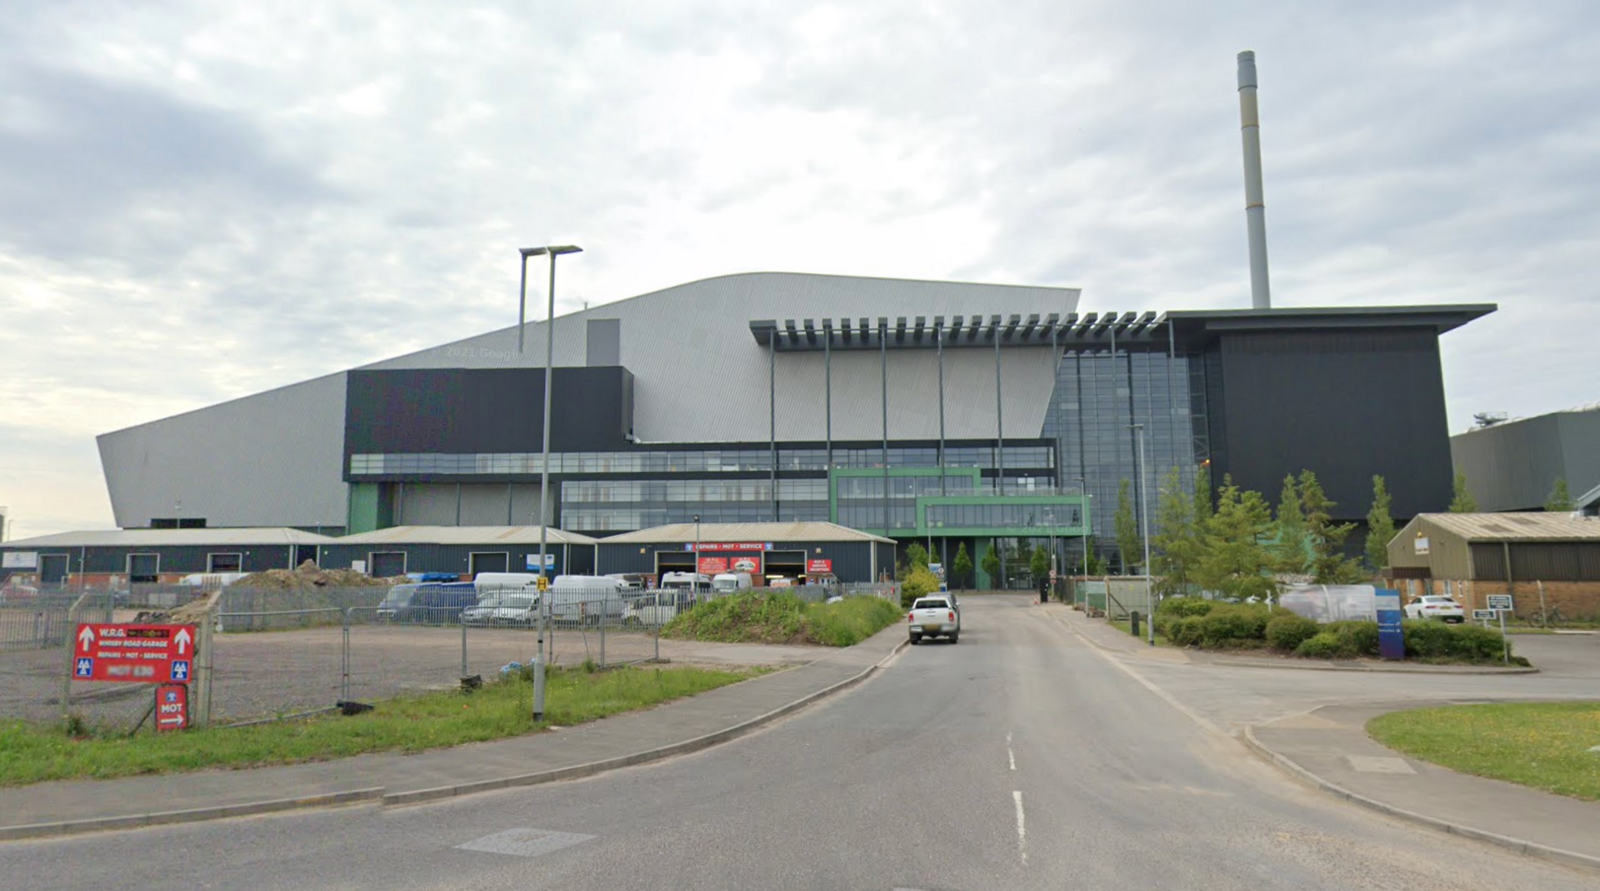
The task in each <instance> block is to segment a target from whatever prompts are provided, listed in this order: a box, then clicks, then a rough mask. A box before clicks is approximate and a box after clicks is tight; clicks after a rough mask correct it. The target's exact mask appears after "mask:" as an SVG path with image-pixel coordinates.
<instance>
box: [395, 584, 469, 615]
mask: <svg viewBox="0 0 1600 891" xmlns="http://www.w3.org/2000/svg"><path fill="white" fill-rule="evenodd" d="M395 587H400V588H403V587H406V586H405V585H396V586H395ZM477 605H478V590H477V588H476V587H475V586H474V585H473V583H472V582H445V583H442V584H437V585H433V584H429V585H417V586H416V590H415V591H413V592H411V594H410V596H409V597H407V598H406V603H405V605H404V606H400V607H397V608H396V609H395V610H394V621H396V622H410V623H416V624H427V625H453V624H455V623H456V622H457V621H459V620H460V618H461V611H462V610H464V609H466V608H467V607H469V606H477Z"/></svg>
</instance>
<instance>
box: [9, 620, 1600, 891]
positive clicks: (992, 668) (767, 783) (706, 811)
mask: <svg viewBox="0 0 1600 891" xmlns="http://www.w3.org/2000/svg"><path fill="white" fill-rule="evenodd" d="M964 607H965V609H966V616H965V627H964V630H963V634H962V637H961V643H960V644H959V645H958V646H950V645H948V644H931V645H924V646H919V647H915V648H911V649H908V650H906V651H904V652H903V653H902V654H901V655H900V656H899V657H898V658H897V659H896V660H895V661H894V662H893V663H891V665H890V666H889V668H888V669H887V670H886V671H884V672H883V673H882V674H880V675H879V676H878V677H876V678H874V679H873V680H871V681H869V682H868V683H866V684H864V685H862V686H861V687H859V688H857V689H855V690H854V691H852V692H849V693H847V694H844V695H842V696H840V697H837V698H835V699H832V700H830V701H828V702H827V703H826V704H823V705H820V706H818V707H816V708H813V709H809V710H807V711H804V712H801V713H800V714H798V715H796V716H795V717H793V718H791V719H789V720H787V721H784V722H782V723H780V724H777V725H774V726H773V727H772V728H770V729H768V730H765V731H763V732H761V733H758V734H756V735H753V736H750V737H747V738H745V739H742V740H739V741H736V742H733V743H730V744H727V745H724V746H720V747H717V748H714V749H710V750H708V751H705V752H702V753H700V754H697V755H692V756H688V757H684V758H681V759H677V760H674V761H670V762H665V763H662V764H658V765H654V766H648V767H641V768H634V769H629V770H625V771H619V772H616V773H612V774H607V775H602V776H599V777H595V778H592V779H589V780H584V781H578V782H572V783H562V784H555V785H550V786H541V787H533V788H528V789H519V790H508V791H505V792H497V793H490V794H485V795H479V796H474V797H471V798H467V799H463V800H458V801H452V802H447V803H441V804H435V805H426V806H419V807H413V808H403V809H396V810H390V811H380V810H378V809H376V808H351V809H342V810H330V811H322V812H310V813H302V814H293V815H283V816H274V817H258V818H249V819H240V820H230V821H222V822H217V823H209V824H195V825H188V826H175V827H166V828H153V829H146V830H137V831H132V832H125V833H116V834H105V835H100V836H88V837H78V838H70V839H63V840H57V841H44V842H26V843H12V844H6V845H3V846H0V863H3V864H4V868H3V870H0V888H8V889H9V888H17V889H22V888H27V889H42V888H163V887H186V888H218V889H273V888H284V889H297V891H298V889H304V888H352V889H353V888H382V889H388V891H404V889H424V888H428V889H432V888H473V889H519V891H522V889H534V888H539V889H543V888H549V889H564V891H566V889H571V891H582V889H622V888H648V889H677V888H695V889H699V888H705V889H739V891H745V889H755V888H760V889H782V888H794V889H802V888H804V889H819V888H839V889H883V891H889V889H893V888H921V889H1000V888H1007V889H1009V888H1050V889H1061V888H1085V889H1155V888H1182V889H1210V888H1222V889H1233V888H1238V889H1251V891H1257V889H1264V888H1272V889H1276V888H1283V889H1350V888H1394V889H1451V891H1458V889H1513V888H1525V889H1539V891H1562V889H1592V888H1594V887H1595V884H1596V881H1595V877H1594V875H1593V874H1592V873H1583V872H1578V871H1575V870H1570V869H1567V868H1565V867H1561V866H1557V865H1552V864H1549V863H1545V862H1542V861H1538V860H1534V859H1530V858H1526V857H1521V856H1518V855H1515V854H1512V853H1510V852H1507V851H1504V850H1502V849H1499V848H1495V847H1491V846H1488V845H1484V844H1481V843H1477V842H1472V841H1467V840H1464V839H1460V838H1457V837H1452V836H1447V835H1443V834H1440V833H1435V832H1432V831H1427V830H1423V829H1420V828H1417V827H1414V826H1411V825H1410V824H1406V823H1402V822H1399V821H1394V820H1390V819H1388V818H1385V817H1381V816H1379V815H1376V814H1373V813H1371V812H1368V811H1365V810H1361V809H1358V808H1355V807H1352V806H1349V805H1345V804H1343V803H1340V802H1338V801H1336V800H1335V799H1332V798H1331V797H1329V796H1326V795H1325V794H1323V793H1318V792H1315V791H1313V790H1310V789H1307V788H1304V787H1302V786H1300V785H1297V784H1295V783H1294V782H1292V781H1290V780H1288V779H1287V778H1285V777H1284V776H1283V775H1281V774H1280V773H1279V772H1278V771H1276V769H1274V768H1271V767H1268V766H1267V765H1265V764H1263V763H1261V762H1260V761H1258V760H1256V759H1255V758H1254V757H1253V756H1251V755H1249V754H1248V753H1247V752H1245V750H1244V749H1243V748H1242V747H1241V746H1240V745H1239V744H1238V743H1237V742H1236V741H1234V740H1232V739H1230V738H1228V737H1226V736H1224V735H1221V734H1220V733H1217V732H1216V731H1214V730H1211V729H1207V726H1206V725H1202V724H1200V723H1197V722H1196V721H1194V720H1192V719H1191V718H1189V717H1187V716H1186V715H1185V714H1184V713H1183V712H1181V711H1180V710H1178V709H1177V708H1174V706H1173V705H1171V704H1170V703H1169V702H1168V701H1167V700H1166V699H1164V698H1162V697H1161V696H1158V695H1156V694H1155V693H1153V692H1152V691H1151V690H1150V689H1148V688H1147V687H1146V686H1145V685H1144V684H1142V683H1140V682H1139V681H1138V680H1136V679H1135V678H1134V677H1133V676H1132V675H1130V674H1129V672H1128V671H1127V670H1126V669H1125V668H1123V667H1121V666H1120V663H1118V662H1116V661H1115V660H1113V659H1110V658H1108V657H1106V656H1105V655H1103V654H1101V653H1100V652H1099V651H1097V650H1094V649H1091V648H1090V647H1088V646H1087V645H1085V644H1084V643H1082V642H1081V641H1080V640H1079V639H1078V638H1076V637H1075V636H1074V635H1073V634H1072V633H1071V632H1069V631H1068V630H1067V629H1065V628H1064V627H1062V626H1061V625H1060V623H1058V622H1056V621H1054V620H1051V619H1049V618H1047V617H1045V616H1044V615H1043V610H1040V609H1038V608H1037V607H1033V608H1030V607H1029V606H1027V605H1026V604H1025V602H1024V601H1022V600H1020V599H1018V600H1011V599H1003V598H983V599H981V600H980V599H978V598H972V599H971V601H970V602H969V603H967V604H964ZM174 782H182V780H181V779H176V778H175V779H174ZM558 834H559V835H558ZM561 844H565V846H564V847H558V845H561ZM463 846H466V847H463ZM486 849H487V850H486Z"/></svg>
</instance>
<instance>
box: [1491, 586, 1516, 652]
mask: <svg viewBox="0 0 1600 891" xmlns="http://www.w3.org/2000/svg"><path fill="white" fill-rule="evenodd" d="M1487 599H1488V601H1489V608H1490V609H1492V610H1494V611H1495V612H1497V613H1499V614H1500V643H1501V648H1502V652H1501V655H1502V656H1503V657H1504V659H1505V662H1506V664H1507V665H1509V664H1511V640H1510V639H1509V638H1507V637H1506V613H1509V612H1511V611H1512V609H1514V608H1515V607H1514V606H1513V603H1512V600H1511V595H1510V594H1490V595H1489V596H1488V598H1487Z"/></svg>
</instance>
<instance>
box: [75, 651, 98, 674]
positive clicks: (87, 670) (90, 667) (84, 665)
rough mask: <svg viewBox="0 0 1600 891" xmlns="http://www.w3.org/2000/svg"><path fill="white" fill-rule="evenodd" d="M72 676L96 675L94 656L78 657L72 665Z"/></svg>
mask: <svg viewBox="0 0 1600 891" xmlns="http://www.w3.org/2000/svg"><path fill="white" fill-rule="evenodd" d="M72 676H73V677H75V678H90V677H94V658H93V657H91V656H80V657H78V660H77V661H76V662H74V663H73V665H72Z"/></svg>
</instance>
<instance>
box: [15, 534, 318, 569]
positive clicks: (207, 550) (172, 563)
mask: <svg viewBox="0 0 1600 891" xmlns="http://www.w3.org/2000/svg"><path fill="white" fill-rule="evenodd" d="M7 544H9V542H7ZM37 550H38V553H39V556H40V559H41V560H43V559H44V558H46V557H54V556H64V557H66V558H67V566H68V567H69V571H71V572H89V573H94V574H100V573H109V574H113V575H121V574H124V573H126V572H127V571H128V555H130V554H155V555H157V556H156V569H155V571H156V572H159V573H161V574H162V575H166V574H168V573H182V574H184V575H188V574H190V573H197V572H211V571H213V570H212V569H211V566H210V565H209V563H208V561H207V557H208V555H211V554H216V555H221V556H228V555H235V554H237V555H239V558H240V561H241V567H242V568H241V569H240V570H239V571H240V572H264V571H266V570H268V569H292V568H294V567H295V566H296V565H298V564H299V563H300V562H304V561H305V560H315V559H317V546H316V545H183V546H171V545H142V546H141V545H132V546H127V547H105V546H97V547H87V546H84V547H75V548H64V547H48V546H47V547H41V548H38V549H37ZM30 571H31V570H30ZM216 571H221V570H216Z"/></svg>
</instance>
